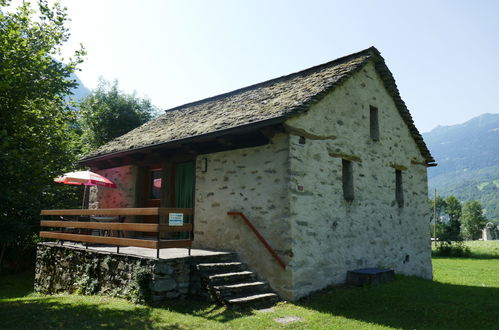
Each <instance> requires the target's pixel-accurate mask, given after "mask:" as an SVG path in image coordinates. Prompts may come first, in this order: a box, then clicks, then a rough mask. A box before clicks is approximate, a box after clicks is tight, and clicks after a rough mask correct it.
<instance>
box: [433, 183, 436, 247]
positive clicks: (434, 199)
mask: <svg viewBox="0 0 499 330" xmlns="http://www.w3.org/2000/svg"><path fill="white" fill-rule="evenodd" d="M433 241H434V242H435V246H437V188H435V194H434V197H433Z"/></svg>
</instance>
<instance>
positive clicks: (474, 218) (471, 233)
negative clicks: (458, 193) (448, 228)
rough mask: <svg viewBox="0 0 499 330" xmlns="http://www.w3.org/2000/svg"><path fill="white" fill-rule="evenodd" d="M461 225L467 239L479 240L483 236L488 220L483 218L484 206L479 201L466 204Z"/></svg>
mask: <svg viewBox="0 0 499 330" xmlns="http://www.w3.org/2000/svg"><path fill="white" fill-rule="evenodd" d="M461 223H462V226H463V228H462V233H463V237H464V238H465V239H468V240H472V239H478V238H479V237H480V236H481V234H482V229H483V228H484V226H485V224H486V223H487V218H485V217H484V216H483V209H482V205H481V204H480V203H479V202H478V201H467V202H466V203H464V205H463V214H462V216H461Z"/></svg>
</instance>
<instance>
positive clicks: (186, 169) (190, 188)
mask: <svg viewBox="0 0 499 330" xmlns="http://www.w3.org/2000/svg"><path fill="white" fill-rule="evenodd" d="M194 173H195V172H194V162H187V163H180V164H177V165H176V166H175V206H176V207H182V208H192V207H193V206H194V203H193V200H192V199H193V197H194Z"/></svg>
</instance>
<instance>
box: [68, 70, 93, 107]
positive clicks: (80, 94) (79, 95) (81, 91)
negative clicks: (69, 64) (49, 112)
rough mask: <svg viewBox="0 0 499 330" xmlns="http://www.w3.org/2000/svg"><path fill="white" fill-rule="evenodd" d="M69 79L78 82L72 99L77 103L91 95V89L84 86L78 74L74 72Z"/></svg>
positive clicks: (73, 90)
mask: <svg viewBox="0 0 499 330" xmlns="http://www.w3.org/2000/svg"><path fill="white" fill-rule="evenodd" d="M69 78H70V79H72V80H76V83H77V84H78V86H76V88H73V89H72V90H71V92H72V93H73V96H72V97H73V98H74V100H75V101H76V102H80V101H81V100H82V99H83V98H84V97H85V96H87V95H88V94H90V89H88V88H87V87H85V85H83V83H82V82H81V80H80V78H78V76H77V75H76V73H74V72H73V73H72V74H71V76H70V77H69Z"/></svg>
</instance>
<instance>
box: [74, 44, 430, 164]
mask: <svg viewBox="0 0 499 330" xmlns="http://www.w3.org/2000/svg"><path fill="white" fill-rule="evenodd" d="M369 61H374V64H375V67H376V70H377V71H378V73H379V74H380V76H381V78H382V80H383V82H384V84H385V88H386V89H387V91H388V92H389V93H390V94H391V96H392V97H393V99H394V101H395V104H396V105H397V108H398V110H399V112H400V114H401V116H402V118H403V119H404V121H405V122H406V123H407V126H408V127H409V130H410V131H411V133H412V136H413V137H414V140H415V141H416V143H417V145H418V147H419V149H420V150H421V154H422V155H423V157H424V158H425V160H426V162H427V163H431V162H434V159H433V157H432V156H431V154H430V152H429V150H428V148H427V147H426V145H425V143H424V141H423V139H422V137H421V134H420V133H419V132H418V130H417V129H416V127H415V126H414V122H413V120H412V117H411V115H410V113H409V110H408V109H407V107H406V105H405V103H404V101H403V100H402V99H401V98H400V95H399V92H398V88H397V86H396V84H395V80H394V78H393V76H392V74H391V72H390V70H389V69H388V67H387V66H386V64H385V62H384V59H383V58H382V57H381V55H380V53H379V51H378V50H377V49H376V48H374V47H371V48H368V49H366V50H363V51H361V52H358V53H355V54H351V55H348V56H345V57H342V58H339V59H336V60H334V61H331V62H328V63H324V64H321V65H318V66H315V67H312V68H309V69H306V70H303V71H299V72H296V73H292V74H290V75H287V76H283V77H280V78H276V79H272V80H269V81H265V82H262V83H259V84H256V85H252V86H249V87H245V88H241V89H238V90H235V91H232V92H229V93H225V94H221V95H218V96H214V97H210V98H207V99H203V100H200V101H197V102H193V103H188V104H185V105H182V106H179V107H175V108H172V109H170V110H166V111H165V113H164V114H163V115H161V116H159V117H158V118H156V119H153V120H151V121H149V122H147V123H145V124H144V125H142V126H140V127H138V128H136V129H134V130H132V131H130V132H128V133H126V134H124V135H122V136H120V137H118V138H116V139H114V140H112V141H110V142H109V143H107V144H105V145H103V146H101V147H99V148H98V149H96V150H94V151H92V152H91V153H89V154H87V155H86V156H85V157H84V158H83V159H82V160H81V162H85V163H88V162H91V161H92V160H94V159H95V160H97V159H99V158H102V157H103V156H106V155H111V154H119V153H123V152H130V151H133V150H140V149H147V148H149V147H154V146H158V145H162V144H168V143H172V142H179V141H182V140H186V139H189V140H192V138H195V137H203V136H206V135H209V134H217V132H218V133H220V134H222V133H223V132H226V131H227V130H230V129H237V128H244V127H247V126H248V125H262V126H264V125H265V123H266V122H267V121H268V122H272V123H276V122H277V121H281V122H284V121H285V120H286V119H287V118H289V117H290V116H293V115H295V114H297V113H300V112H302V111H306V110H307V109H308V108H309V107H310V106H311V105H312V104H314V103H316V102H318V101H320V100H321V99H322V98H323V97H324V96H325V95H326V94H327V93H329V92H330V91H331V90H333V89H334V88H335V87H336V86H339V85H340V84H341V83H342V82H343V81H344V80H345V79H347V78H348V77H350V76H352V74H353V73H355V72H357V71H358V70H360V69H361V68H362V67H363V66H364V65H365V64H367V63H368V62H369Z"/></svg>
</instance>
